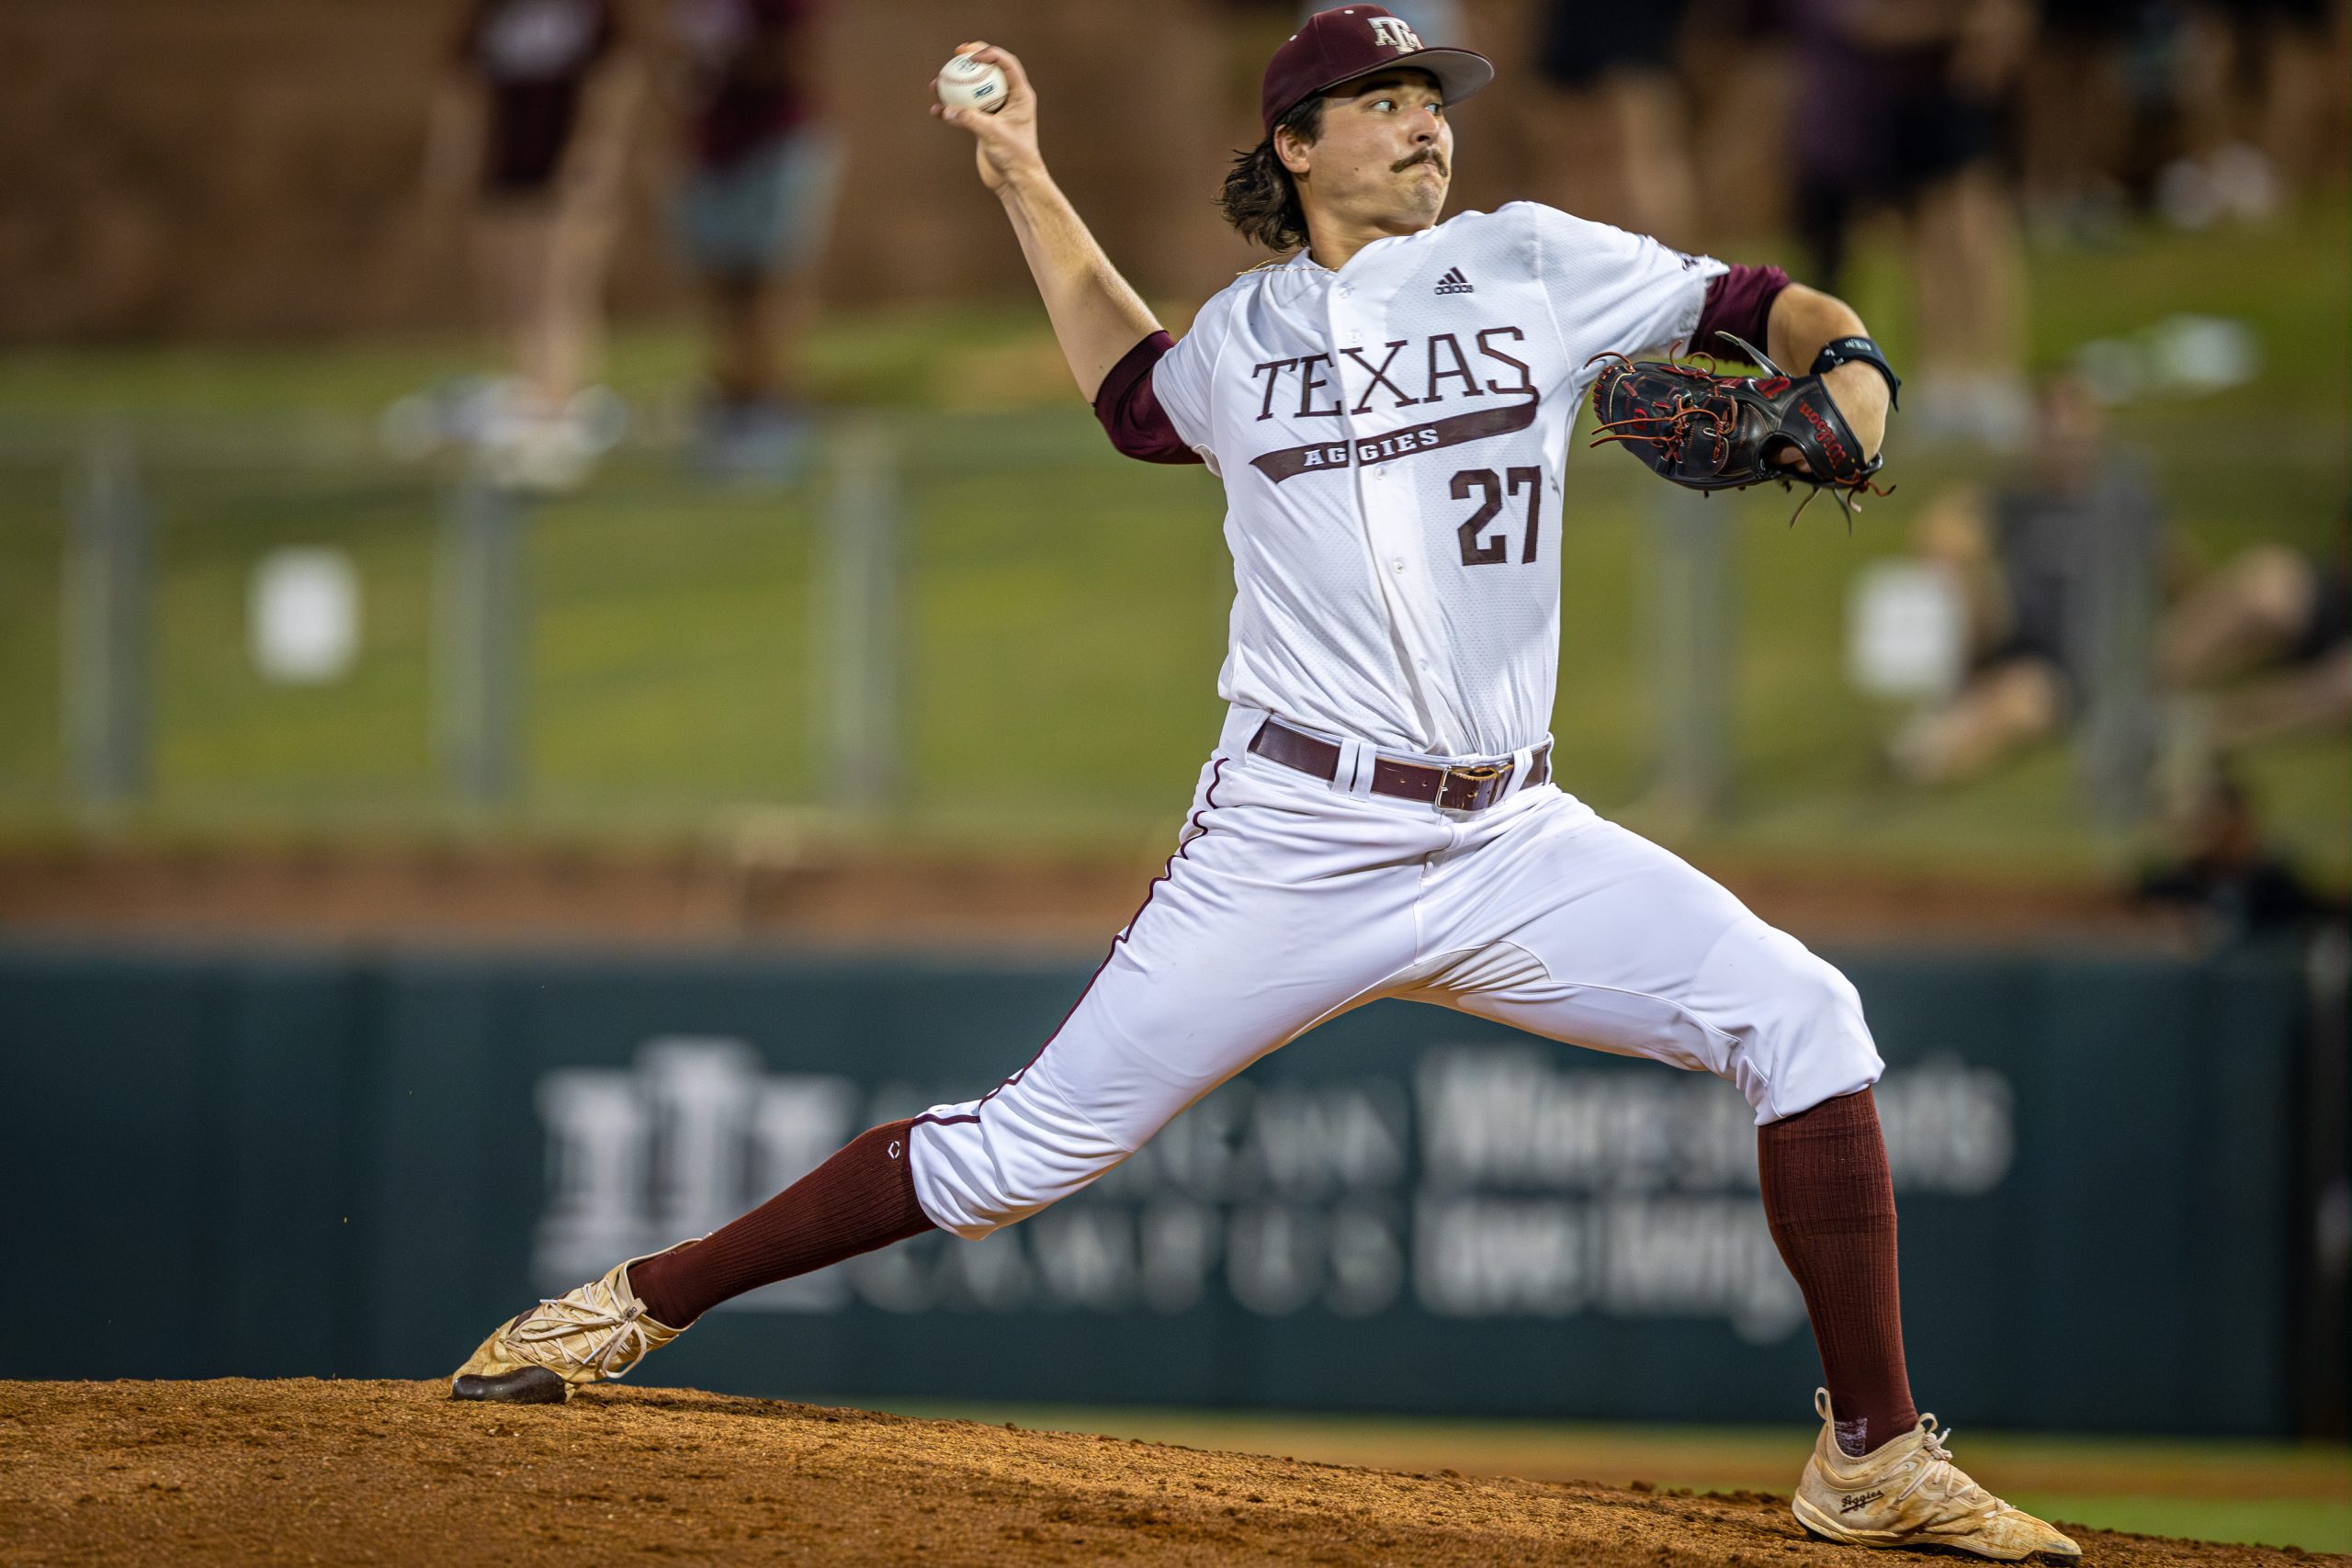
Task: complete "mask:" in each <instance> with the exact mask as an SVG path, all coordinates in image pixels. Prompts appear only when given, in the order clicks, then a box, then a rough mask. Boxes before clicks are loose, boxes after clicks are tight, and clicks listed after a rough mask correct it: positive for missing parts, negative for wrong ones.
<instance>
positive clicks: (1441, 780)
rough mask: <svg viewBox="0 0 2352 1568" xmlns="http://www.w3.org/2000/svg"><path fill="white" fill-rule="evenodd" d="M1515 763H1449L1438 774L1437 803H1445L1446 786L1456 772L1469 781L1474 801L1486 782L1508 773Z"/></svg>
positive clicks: (1493, 780)
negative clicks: (1459, 764)
mask: <svg viewBox="0 0 2352 1568" xmlns="http://www.w3.org/2000/svg"><path fill="white" fill-rule="evenodd" d="M1517 765H1518V764H1517V762H1516V761H1506V762H1471V763H1468V764H1466V765H1461V766H1456V765H1454V764H1452V763H1449V764H1447V766H1446V767H1445V769H1444V771H1442V773H1439V774H1438V780H1437V803H1438V804H1439V805H1440V806H1444V805H1445V790H1446V786H1447V785H1448V784H1452V783H1453V780H1454V778H1455V776H1456V775H1457V774H1458V775H1459V776H1461V777H1463V778H1465V779H1468V780H1469V781H1470V785H1471V788H1470V798H1471V799H1472V800H1474V801H1476V799H1477V798H1478V792H1479V791H1480V790H1482V789H1484V788H1485V787H1486V786H1487V784H1492V783H1494V782H1495V781H1496V780H1497V779H1498V778H1501V777H1502V776H1503V775H1504V774H1506V773H1510V771H1511V769H1512V768H1514V767H1516V766H1517ZM1448 809H1451V810H1456V811H1476V810H1478V809H1480V807H1476V806H1460V807H1449V808H1448Z"/></svg>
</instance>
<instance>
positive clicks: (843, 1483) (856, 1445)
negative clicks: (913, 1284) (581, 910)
mask: <svg viewBox="0 0 2352 1568" xmlns="http://www.w3.org/2000/svg"><path fill="white" fill-rule="evenodd" d="M2073 1533H2074V1534H2075V1537H2076V1539H2078V1540H2081V1541H2082V1542H2083V1545H2084V1548H2085V1550H2086V1553H2087V1554H2088V1560H2089V1561H2091V1562H2096V1563H2098V1564H2101V1565H2108V1564H2118V1565H2121V1564H2155V1563H2166V1564H2175V1563H2177V1564H2190V1563H2194V1564H2199V1565H2202V1564H2216V1565H2218V1564H2224V1563H2239V1562H2287V1561H2290V1559H2292V1558H2295V1557H2299V1556H2300V1555H2301V1554H2300V1553H2291V1552H2274V1551H2261V1550H2257V1549H2249V1548H2245V1547H2233V1546H2209V1545H2203V1544H2199V1543H2194V1542H2187V1541H2169V1540H2151V1539H2148V1538H2145V1537H2140V1536H2126V1535H2113V1534H2108V1533H2105V1532H2101V1531H2098V1530H2086V1529H2079V1528H2076V1529H2074V1530H2073ZM640 1555H642V1556H645V1557H651V1558H655V1559H673V1560H683V1561H688V1562H705V1561H719V1560H724V1561H727V1562H770V1561H777V1562H1100V1561H1103V1560H1104V1559H1110V1558H1116V1559H1119V1560H1120V1561H1122V1562H1260V1561H1272V1562H1345V1563H1366V1562H1397V1563H1415V1564H1421V1563H1492V1562H1577V1563H1639V1564H1642V1565H1643V1568H1657V1565H1658V1564H1662V1563H1672V1562H1711V1563H1712V1562H1733V1563H1740V1562H1744V1563H1749V1564H1778V1563H1785V1564H1789V1565H1790V1568H1797V1565H1799V1564H1803V1563H1806V1562H1820V1563H1823V1564H1830V1563H1851V1562H1854V1561H1855V1554H1854V1553H1853V1552H1852V1551H1850V1550H1849V1549H1845V1548H1839V1547H1832V1546H1828V1545H1825V1544H1822V1543H1820V1542H1816V1541H1814V1540H1809V1539H1807V1538H1806V1537H1805V1536H1804V1534H1803V1533H1802V1532H1801V1531H1800V1530H1799V1529H1797V1527H1796V1525H1795V1523H1794V1521H1793V1520H1792V1519H1791V1518H1790V1517H1789V1513H1788V1507H1787V1504H1786V1502H1785V1500H1783V1499H1781V1498H1780V1497H1777V1496H1773V1495H1770V1494H1766V1493H1760V1492H1737V1493H1731V1494H1725V1495H1713V1494H1709V1495H1696V1496H1692V1495H1679V1494H1673V1493H1644V1492H1636V1491H1620V1490H1617V1489H1615V1488H1611V1487H1605V1486H1599V1485H1593V1484H1589V1483H1581V1482H1566V1483H1562V1482H1532V1481H1510V1480H1487V1479H1477V1478H1469V1477H1464V1476H1458V1475H1454V1474H1452V1473H1450V1472H1449V1473H1441V1474H1438V1475H1406V1474H1399V1473H1397V1472H1389V1471H1381V1470H1371V1469H1363V1468H1358V1467H1355V1466H1349V1465H1327V1464H1310V1463H1304V1462H1301V1461H1295V1460H1282V1459H1268V1458H1262V1457H1256V1456H1251V1455H1244V1454H1229V1453H1210V1452H1204V1451H1201V1450H1193V1449H1182V1448H1171V1447H1166V1446H1163V1445H1159V1444H1153V1443H1141V1442H1133V1441H1128V1440H1125V1439H1121V1438H1100V1437H1074V1436H1070V1435H1068V1434H1063V1433H1055V1432H1031V1431H1016V1430H1012V1429H1008V1428H1005V1427H981V1426H976V1425H974V1424H972V1423H969V1422H962V1421H916V1420H908V1419H905V1418H902V1417H899V1416H876V1415H868V1414H865V1413H864V1412H859V1411H846V1410H822V1409H817V1408H813V1407H811V1406H809V1405H802V1404H783V1403H780V1402H776V1401H771V1400H751V1399H729V1398H724V1397H721V1396H718V1395H716V1394H706V1393H685V1392H675V1391H670V1390H662V1389H634V1390H613V1391H605V1392H600V1393H595V1394H590V1395H583V1396H582V1397H581V1398H579V1399H576V1400H574V1401H573V1402H572V1403H571V1404H569V1405H564V1406H560V1407H557V1408H552V1409H550V1408H545V1407H525V1408H510V1407H503V1406H495V1405H479V1404H454V1403H452V1402H451V1401H450V1400H449V1399H448V1398H447V1395H446V1393H445V1388H444V1385H443V1384H441V1383H439V1382H307V1381H296V1382H249V1381H244V1380H228V1381H223V1382H194V1383H169V1382H164V1383H141V1382H114V1383H26V1382H11V1383H0V1561H5V1562H76V1563H78V1562H182V1561H190V1560H197V1559H209V1560H226V1561H233V1562H277V1561H280V1560H288V1559H292V1560H299V1561H304V1562H429V1563H433V1564H435V1568H450V1565H454V1564H458V1563H470V1562H501V1563H506V1562H557V1561H561V1562H613V1561H627V1560H630V1559H634V1558H638V1557H639V1556H640ZM1897 1561H1899V1560H1897Z"/></svg>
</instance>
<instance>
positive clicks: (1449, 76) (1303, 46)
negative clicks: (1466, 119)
mask: <svg viewBox="0 0 2352 1568" xmlns="http://www.w3.org/2000/svg"><path fill="white" fill-rule="evenodd" d="M1392 65H1404V66H1409V67H1411V68H1412V69H1413V70H1415V71H1426V72H1428V73H1430V75H1432V76H1434V77H1436V78H1437V85H1438V90H1439V91H1440V92H1442V93H1443V94H1444V95H1445V101H1446V102H1447V103H1449V104H1452V103H1459V102H1461V101H1462V100H1463V99H1464V98H1466V97H1468V96H1470V95H1471V94H1473V93H1475V92H1476V91H1477V90H1478V89H1479V88H1481V87H1483V86H1485V85H1487V83H1489V82H1491V81H1493V80H1494V79H1495V67H1494V62H1491V61H1489V60H1488V59H1487V57H1486V56H1485V55H1483V54H1474V53H1472V52H1471V51H1469V50H1466V49H1430V48H1429V47H1428V46H1427V45H1425V44H1423V43H1422V42H1421V40H1420V37H1419V35H1418V34H1417V33H1415V32H1414V31H1413V29H1412V28H1408V27H1407V26H1406V25H1405V23H1404V21H1403V19H1402V18H1400V17H1392V16H1390V15H1389V14H1388V13H1387V12H1385V11H1384V10H1382V9H1381V8H1380V7H1379V6H1340V7H1339V9H1337V10H1333V11H1317V12H1316V13H1315V15H1313V16H1311V17H1307V18H1306V26H1305V27H1302V28H1299V29H1298V31H1296V32H1295V33H1293V34H1291V35H1290V39H1289V40H1288V41H1287V42H1285V43H1284V44H1283V46H1282V48H1280V49H1278V50H1276V51H1274V57H1273V58H1272V60H1269V61H1268V62H1266V81H1265V85H1264V86H1263V87H1262V88H1261V90H1260V96H1259V110H1260V112H1261V114H1263V115H1264V116H1265V119H1266V134H1267V135H1269V136H1272V134H1273V133H1274V121H1276V120H1278V119H1280V118H1283V116H1284V115H1286V114H1288V113H1289V112H1290V111H1291V110H1292V109H1294V108H1295V107H1298V106H1299V105H1300V104H1303V103H1305V102H1306V100H1307V99H1309V98H1311V97H1313V96H1315V95H1316V94H1317V93H1321V92H1326V91H1328V90H1329V89H1330V88H1333V87H1336V86H1338V85H1340V83H1342V82H1346V81H1351V80H1352V79H1354V78H1355V77H1358V76H1362V75H1364V74H1367V73H1370V72H1374V71H1379V70H1383V69H1385V68H1386V67H1388V66H1392Z"/></svg>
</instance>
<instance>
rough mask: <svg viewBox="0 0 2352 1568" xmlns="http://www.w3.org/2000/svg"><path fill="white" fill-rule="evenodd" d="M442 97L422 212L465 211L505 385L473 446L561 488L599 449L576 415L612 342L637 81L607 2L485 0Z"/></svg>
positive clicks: (509, 473) (520, 478)
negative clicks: (606, 302) (499, 344)
mask: <svg viewBox="0 0 2352 1568" xmlns="http://www.w3.org/2000/svg"><path fill="white" fill-rule="evenodd" d="M452 63H453V67H454V68H453V70H452V71H451V73H450V75H449V77H448V79H447V81H446V82H445V83H444V84H443V85H442V87H441V89H440V91H439V93H438V95H437V96H436V98H435V104H434V111H433V119H432V127H431V132H430V135H429V138H428V141H427V150H426V169H425V188H426V197H427V201H428V203H429V204H430V205H431V206H432V207H433V208H434V209H437V210H443V211H447V210H449V209H454V208H457V207H459V206H461V205H469V208H470V211H469V218H470V225H469V226H470V228H471V230H472V240H473V248H474V251H475V260H476V263H477V265H478V267H479V270H480V273H481V281H482V285H483V292H484V294H485V297H486V300H487V304H488V308H489V313H490V315H491V318H492V321H494V322H495V323H496V330H497V331H498V332H499V333H500V334H501V336H502V337H503V339H504V340H505V344H504V346H505V347H506V349H507V352H508V353H510V354H511V355H512V356H513V364H512V371H513V378H512V380H511V381H508V382H506V383H503V385H502V386H501V387H500V388H499V389H498V390H497V391H496V392H495V393H494V394H493V395H492V398H491V399H490V400H489V402H488V405H487V406H486V407H484V408H481V409H480V410H478V411H476V412H475V414H474V415H473V416H472V419H473V423H472V427H471V429H470V430H469V434H470V435H471V436H473V438H474V439H476V440H478V441H479V442H480V443H481V446H482V448H483V450H484V452H485V453H486V455H487V457H488V460H489V462H490V465H491V469H492V473H493V475H495V476H496V477H500V478H502V479H506V480H508V481H510V482H515V483H518V484H523V485H526V486H530V487H534V488H562V487H564V486H566V485H569V484H571V483H573V482H576V481H577V480H578V479H580V478H581V477H582V474H583V473H584V471H585V469H586V467H587V464H588V462H589V460H590V458H591V457H593V456H594V448H595V446H596V442H595V440H594V437H593V436H592V435H591V434H589V433H588V432H587V430H586V428H585V427H586V425H587V424H588V423H590V419H591V413H592V411H591V410H590V409H588V408H585V407H583V406H582V403H581V401H580V399H581V394H582V387H583V385H584V383H585V381H586V380H587V378H588V377H589V376H590V375H591V374H593V372H594V366H595V363H596V360H597V357H598V355H599V354H600V353H601V348H602V344H601V337H602V312H603V299H602V295H603V291H604V282H605V263H606V260H607V258H608V257H609V255H610V254H611V251H612V242H613V231H614V224H615V218H616V207H617V198H618V194H619V188H620V183H621V176H622V173H623V170H624V166H625V164H626V163H627V158H628V142H629V133H630V130H631V127H632V125H633V122H634V120H635V118H636V113H637V106H638V100H639V96H640V89H641V84H642V73H641V71H640V69H639V65H638V62H637V61H636V59H635V57H634V55H633V54H632V53H631V52H630V51H628V49H627V48H625V47H624V40H623V37H622V30H621V28H620V25H619V18H618V15H617V12H616V6H615V5H614V4H613V0H477V3H476V4H475V5H474V6H473V7H472V9H471V10H470V11H469V14H468V15H467V17H466V20H465V24H464V26H463V28H462V29H461V30H460V32H459V35H458V43H457V47H456V49H455V51H453V62H452Z"/></svg>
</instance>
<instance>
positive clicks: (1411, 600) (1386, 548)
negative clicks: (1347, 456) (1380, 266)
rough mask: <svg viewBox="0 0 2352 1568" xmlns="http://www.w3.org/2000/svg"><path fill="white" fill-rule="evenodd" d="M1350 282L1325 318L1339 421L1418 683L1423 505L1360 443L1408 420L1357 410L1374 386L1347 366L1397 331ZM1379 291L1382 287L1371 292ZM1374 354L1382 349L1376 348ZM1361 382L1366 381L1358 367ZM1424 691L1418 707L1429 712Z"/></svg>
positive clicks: (1408, 484) (1393, 468) (1409, 484)
mask: <svg viewBox="0 0 2352 1568" xmlns="http://www.w3.org/2000/svg"><path fill="white" fill-rule="evenodd" d="M1357 292H1358V291H1357V290H1356V288H1355V287H1354V286H1353V285H1352V284H1348V283H1341V284H1339V285H1336V286H1335V287H1334V288H1332V290H1331V295H1330V299H1329V309H1328V311H1327V314H1326V320H1327V321H1329V324H1330V331H1331V340H1330V341H1331V344H1332V348H1331V356H1332V359H1333V360H1334V362H1335V363H1334V364H1333V366H1332V372H1331V374H1332V378H1333V380H1334V381H1336V382H1338V383H1340V386H1339V397H1340V423H1341V424H1342V425H1343V426H1344V428H1345V429H1346V431H1347V433H1348V441H1349V445H1350V446H1351V447H1353V448H1354V449H1355V452H1356V458H1355V461H1354V465H1353V466H1354V469H1355V473H1354V478H1355V486H1354V489H1355V496H1356V505H1357V507H1358V508H1359V515H1361V517H1362V518H1363V530H1364V542H1365V544H1366V546H1367V547H1370V548H1371V549H1372V551H1373V552H1374V559H1375V560H1377V561H1378V562H1379V563H1380V564H1381V565H1383V566H1385V568H1386V569H1387V570H1386V571H1385V572H1384V573H1383V575H1384V576H1385V578H1386V580H1387V581H1388V583H1389V586H1390V595H1389V604H1390V606H1391V610H1390V617H1389V618H1390V621H1391V624H1392V625H1393V626H1395V628H1396V634H1397V641H1398V642H1399V644H1400V645H1401V646H1402V648H1403V649H1404V651H1405V654H1406V660H1405V671H1404V672H1405V674H1406V676H1407V678H1408V680H1410V681H1411V682H1412V683H1413V684H1414V685H1416V686H1419V684H1420V681H1421V677H1423V676H1424V675H1426V674H1427V673H1429V671H1430V660H1429V658H1428V654H1429V651H1430V650H1429V649H1427V648H1426V647H1424V646H1423V644H1422V639H1421V636H1420V627H1421V625H1422V623H1423V621H1424V619H1425V618H1426V614H1427V606H1425V605H1424V604H1422V602H1421V599H1420V594H1421V592H1422V591H1423V577H1424V574H1422V573H1419V572H1416V571H1415V570H1413V567H1412V563H1413V560H1414V558H1415V556H1416V554H1417V552H1418V550H1419V544H1418V542H1417V541H1416V540H1415V539H1414V538H1413V537H1412V536H1411V535H1412V533H1413V530H1414V529H1416V528H1417V527H1419V523H1420V508H1419V505H1418V504H1417V502H1416V501H1415V497H1414V494H1413V489H1414V486H1413V476H1412V474H1411V472H1410V471H1409V470H1408V469H1406V468H1403V466H1402V465H1399V464H1396V463H1366V462H1364V461H1363V457H1362V452H1363V447H1362V446H1361V443H1363V441H1365V440H1367V439H1370V438H1371V437H1374V436H1376V435H1378V434H1381V432H1382V430H1383V429H1384V428H1385V424H1384V418H1385V421H1386V423H1396V421H1397V419H1401V418H1402V417H1403V413H1404V412H1405V411H1401V410H1400V411H1394V412H1392V413H1391V414H1389V415H1387V416H1384V415H1383V414H1382V413H1381V412H1379V411H1378V410H1376V409H1373V408H1370V407H1368V406H1367V409H1366V412H1364V413H1362V414H1359V413H1357V412H1356V410H1357V408H1358V407H1359V406H1360V404H1361V405H1370V404H1371V403H1373V402H1374V399H1372V398H1370V397H1369V396H1368V395H1367V393H1368V391H1369V390H1370V389H1367V388H1365V387H1363V386H1361V385H1356V386H1352V387H1351V385H1350V384H1349V383H1350V378H1349V377H1347V376H1346V375H1345V374H1344V373H1343V370H1342V367H1346V368H1347V369H1353V368H1355V365H1354V362H1353V361H1352V360H1351V359H1350V358H1349V356H1348V354H1347V350H1348V349H1350V348H1363V346H1364V345H1366V344H1379V343H1383V342H1385V341H1386V340H1387V339H1388V338H1389V337H1390V336H1392V335H1393V334H1392V333H1389V331H1388V330H1387V323H1386V321H1385V312H1383V311H1382V310H1379V309H1378V308H1377V303H1376V299H1368V300H1365V301H1364V302H1362V303H1359V302H1358V301H1357V299H1356V295H1357ZM1377 293H1378V291H1377V290H1374V295H1375V296H1376V295H1377ZM1374 353H1375V355H1376V353H1377V351H1376V350H1375V351H1374ZM1355 379H1357V380H1359V381H1360V380H1361V379H1362V376H1361V372H1359V374H1358V376H1357V378H1355ZM1427 703H1428V699H1427V694H1426V693H1424V694H1423V695H1422V698H1421V700H1420V701H1419V703H1417V704H1416V705H1417V706H1419V707H1421V708H1422V709H1423V710H1424V711H1425V712H1426V711H1427Z"/></svg>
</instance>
